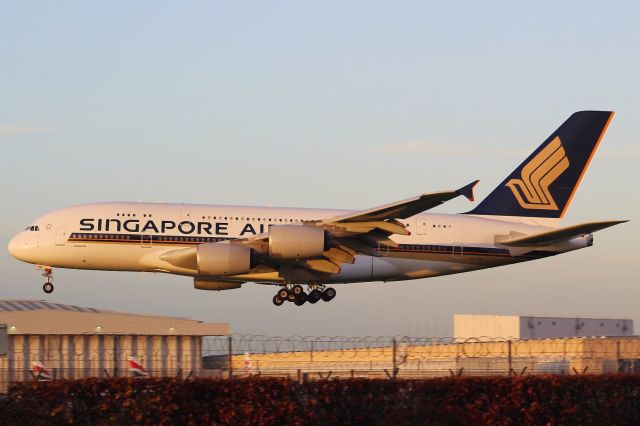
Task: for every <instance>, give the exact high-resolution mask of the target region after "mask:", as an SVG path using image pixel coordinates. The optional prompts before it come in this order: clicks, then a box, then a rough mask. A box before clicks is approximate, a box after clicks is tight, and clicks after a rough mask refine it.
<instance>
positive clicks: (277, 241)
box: [269, 225, 326, 259]
mask: <svg viewBox="0 0 640 426" xmlns="http://www.w3.org/2000/svg"><path fill="white" fill-rule="evenodd" d="M325 240H326V237H325V233H324V229H322V228H314V227H311V226H303V225H273V226H271V227H270V228H269V256H271V257H273V258H275V259H301V258H308V257H318V256H321V255H322V252H324V250H325Z"/></svg>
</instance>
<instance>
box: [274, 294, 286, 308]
mask: <svg viewBox="0 0 640 426" xmlns="http://www.w3.org/2000/svg"><path fill="white" fill-rule="evenodd" d="M279 293H280V292H278V294H276V295H275V296H273V304H274V305H276V306H280V305H282V304H283V303H284V299H283V298H282V297H280V294H279Z"/></svg>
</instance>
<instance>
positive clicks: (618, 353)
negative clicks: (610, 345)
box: [616, 339, 622, 373]
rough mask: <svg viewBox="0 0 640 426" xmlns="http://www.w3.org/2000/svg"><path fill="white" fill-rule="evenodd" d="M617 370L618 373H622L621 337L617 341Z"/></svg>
mask: <svg viewBox="0 0 640 426" xmlns="http://www.w3.org/2000/svg"><path fill="white" fill-rule="evenodd" d="M616 361H617V363H616V364H617V365H616V370H617V373H622V369H621V368H620V339H618V340H617V341H616Z"/></svg>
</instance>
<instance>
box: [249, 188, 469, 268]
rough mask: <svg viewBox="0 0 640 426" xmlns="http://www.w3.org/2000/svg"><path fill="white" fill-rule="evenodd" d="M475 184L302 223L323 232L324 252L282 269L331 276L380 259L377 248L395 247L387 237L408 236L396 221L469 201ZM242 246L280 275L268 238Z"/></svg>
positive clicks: (261, 237)
mask: <svg viewBox="0 0 640 426" xmlns="http://www.w3.org/2000/svg"><path fill="white" fill-rule="evenodd" d="M477 183H478V181H477V180H476V181H474V182H471V183H470V184H468V185H465V186H463V187H462V188H460V189H456V190H453V191H443V192H434V193H430V194H423V195H420V196H417V197H413V198H409V199H406V200H402V201H398V202H395V203H391V204H386V205H383V206H380V207H374V208H372V209H368V210H363V211H359V212H356V213H350V214H347V215H342V216H336V217H332V218H327V219H323V220H320V221H310V222H305V223H303V225H302V226H312V227H318V228H323V229H324V230H325V231H326V235H327V248H326V250H325V251H324V252H323V253H322V256H321V257H317V258H309V259H296V260H294V261H287V262H284V263H288V266H289V268H284V269H285V270H286V269H291V268H290V267H292V266H293V267H299V268H304V269H307V270H310V271H315V272H319V273H325V274H334V273H338V272H340V265H341V264H343V263H353V262H354V261H355V256H356V255H357V254H359V253H361V254H366V255H369V256H375V257H378V256H380V253H379V250H378V249H379V248H380V247H397V246H398V244H397V243H396V242H395V241H393V240H392V239H391V238H389V237H390V236H391V235H393V234H399V235H409V234H410V232H409V230H408V229H407V228H406V226H405V225H404V224H402V223H400V222H399V221H398V220H397V219H406V218H408V217H411V216H413V215H416V214H418V213H421V212H423V211H425V210H429V209H431V208H433V207H436V206H439V205H440V204H442V203H444V202H446V201H449V200H451V199H453V198H456V197H458V196H460V195H463V196H465V197H466V198H468V199H469V200H471V201H473V187H474V186H475V185H476V184H477ZM244 244H246V245H249V246H251V247H252V248H254V249H255V250H256V251H257V252H258V253H262V258H263V260H264V261H265V263H267V264H269V263H271V264H272V265H273V267H274V268H277V269H279V270H280V271H283V269H282V268H280V266H281V263H282V261H279V260H274V259H270V258H268V257H267V253H268V244H269V235H268V234H261V235H257V236H255V237H253V238H249V239H247V240H244ZM274 263H275V265H274Z"/></svg>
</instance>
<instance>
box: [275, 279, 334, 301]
mask: <svg viewBox="0 0 640 426" xmlns="http://www.w3.org/2000/svg"><path fill="white" fill-rule="evenodd" d="M308 287H309V293H306V292H305V291H304V289H303V288H302V286H301V285H299V284H296V285H291V284H285V285H283V286H282V287H281V288H280V289H279V290H278V293H276V295H275V296H273V304H274V305H276V306H281V305H282V304H283V303H284V302H293V303H294V304H295V305H296V306H302V305H304V304H305V303H306V302H309V303H311V304H314V303H316V302H318V301H320V300H321V299H322V300H323V301H325V302H329V301H331V300H332V299H333V298H334V297H336V291H335V290H334V289H333V288H332V287H326V288H325V286H324V285H322V284H309V285H308Z"/></svg>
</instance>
